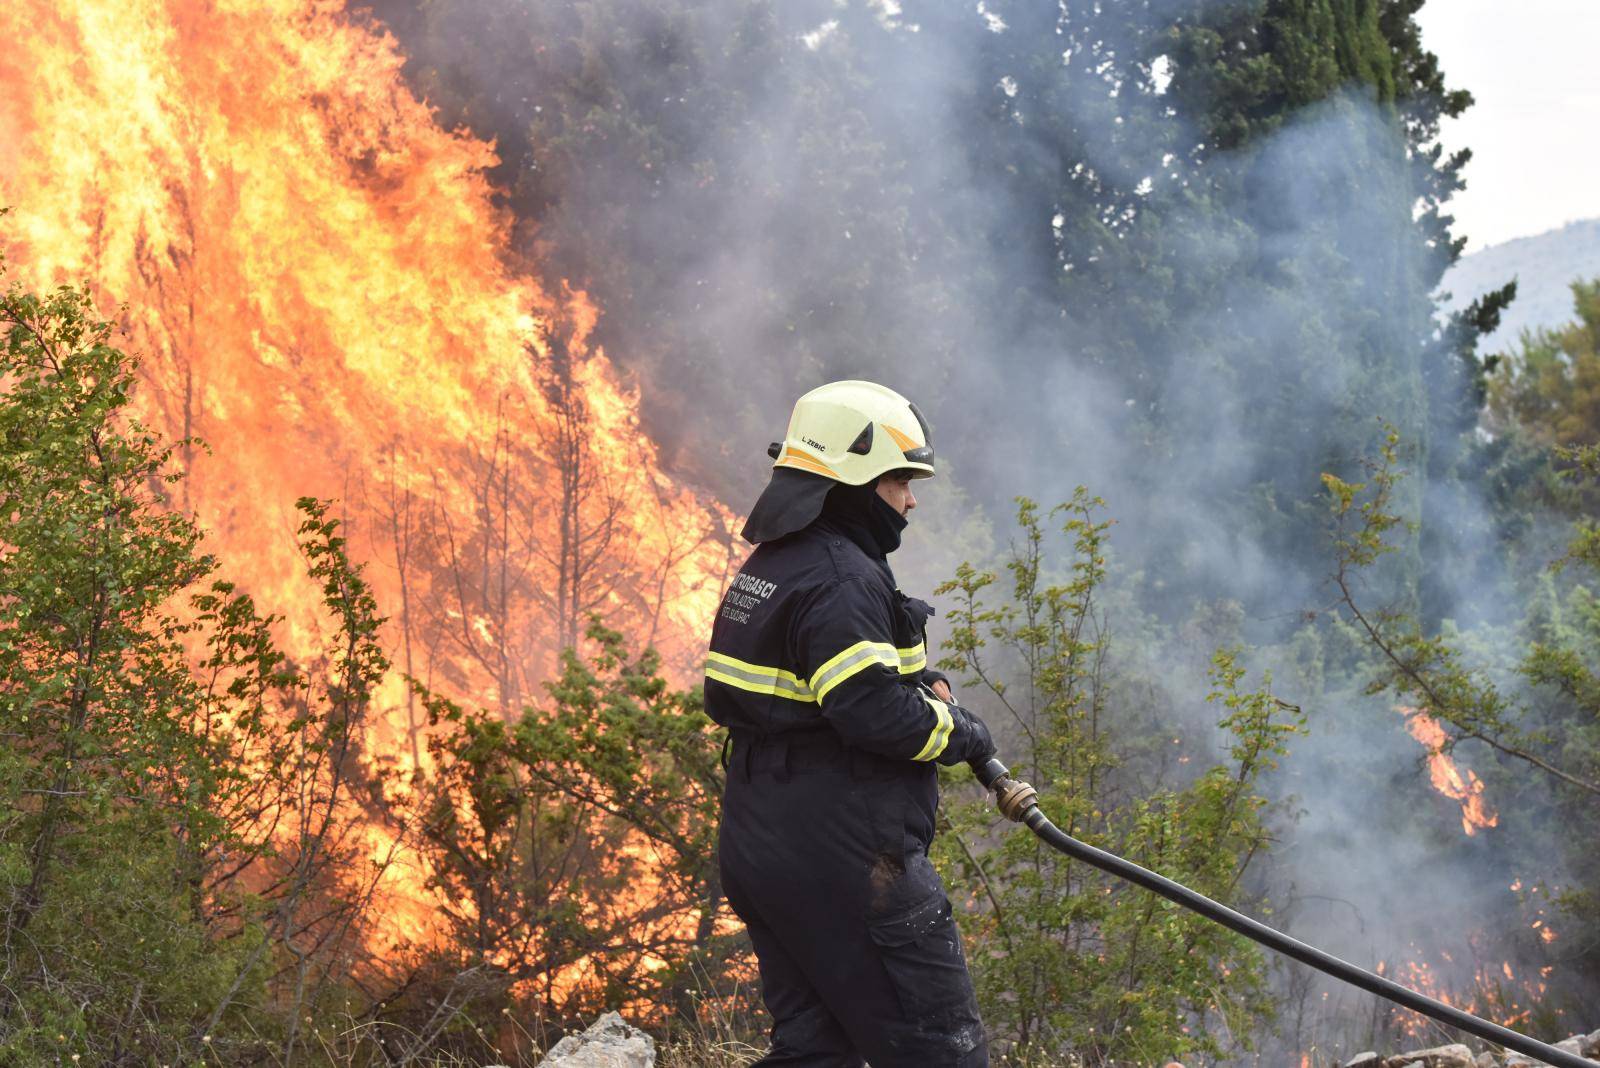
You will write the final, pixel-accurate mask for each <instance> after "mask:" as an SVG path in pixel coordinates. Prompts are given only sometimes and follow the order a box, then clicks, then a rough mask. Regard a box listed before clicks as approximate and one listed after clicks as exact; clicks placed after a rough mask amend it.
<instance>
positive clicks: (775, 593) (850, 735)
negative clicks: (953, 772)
mask: <svg viewBox="0 0 1600 1068" xmlns="http://www.w3.org/2000/svg"><path fill="white" fill-rule="evenodd" d="M860 537H861V534H860V533H858V532H857V531H855V530H852V529H851V528H849V527H847V526H844V525H841V524H837V523H834V522H832V521H830V520H829V518H828V517H826V516H824V517H823V518H820V519H818V520H817V521H816V522H814V523H812V525H811V526H809V527H807V528H806V529H804V530H801V531H799V532H797V533H795V534H791V535H789V536H788V537H785V538H782V539H780V540H778V541H775V542H767V543H765V544H762V545H760V546H758V547H757V548H756V550H755V551H754V552H753V553H752V554H751V555H750V558H749V560H748V561H747V562H746V563H745V565H744V568H743V569H742V570H741V571H740V572H739V574H738V575H737V576H736V577H735V578H734V581H733V583H732V585H731V586H730V587H729V589H728V592H727V594H726V596H725V597H724V598H723V602H722V607H721V610H720V611H719V612H718V614H717V619H716V622H715V624H714V625H713V627H712V631H711V650H710V653H709V655H708V657H707V661H706V685H705V699H706V712H707V713H708V714H709V715H710V716H711V718H712V719H713V720H715V721H716V722H718V723H720V724H721V725H723V726H724V727H727V728H728V729H729V730H730V732H731V733H732V735H733V738H734V741H735V743H736V752H737V751H738V749H737V745H738V743H740V742H746V741H749V742H756V741H765V740H768V739H774V738H780V739H782V740H783V741H785V742H787V743H789V744H790V745H791V746H801V747H806V746H810V747H813V748H814V747H815V746H816V745H817V744H826V742H827V741H829V740H830V736H832V738H833V739H836V740H837V741H838V742H842V743H843V745H844V746H845V747H847V748H848V749H850V750H854V751H857V752H860V753H864V754H872V755H876V756H879V757H886V758H889V759H891V760H903V761H913V762H920V763H922V764H923V765H924V766H925V767H926V769H927V771H926V774H925V775H923V776H920V778H922V779H924V780H925V786H926V789H925V791H923V792H924V793H925V794H926V806H927V809H928V811H927V813H926V815H927V818H928V822H929V825H930V827H931V823H932V816H933V813H932V806H933V803H934V793H933V790H934V782H935V777H934V774H933V767H932V765H933V763H934V762H938V763H941V764H957V763H960V762H962V761H964V760H967V759H969V757H971V756H976V755H979V754H977V753H970V752H969V749H970V748H971V747H972V745H973V744H974V742H973V738H972V732H971V728H970V727H969V726H968V720H967V716H966V713H965V712H964V711H963V710H962V709H960V708H958V707H956V706H953V705H949V704H946V703H945V702H943V701H940V700H939V699H938V698H936V697H934V696H933V695H932V694H931V693H929V692H928V691H927V689H926V685H927V684H929V683H931V682H932V681H933V680H935V679H939V678H942V677H943V676H940V675H938V673H937V672H931V671H929V670H928V651H927V643H926V636H925V633H924V627H925V624H926V622H927V619H928V617H929V616H930V615H932V614H933V610H932V609H931V608H930V607H929V606H928V605H927V604H926V603H925V602H923V601H919V600H916V599H915V598H911V597H907V596H906V595H905V594H903V593H901V592H900V591H899V589H897V588H896V586H895V582H894V575H893V573H892V572H891V571H890V570H889V565H888V563H887V561H885V560H884V559H883V558H882V557H881V556H876V555H874V554H872V553H869V552H868V551H867V549H865V548H864V547H863V546H862V545H861V544H859V543H858V541H857V539H858V538H860ZM919 684H920V685H919Z"/></svg>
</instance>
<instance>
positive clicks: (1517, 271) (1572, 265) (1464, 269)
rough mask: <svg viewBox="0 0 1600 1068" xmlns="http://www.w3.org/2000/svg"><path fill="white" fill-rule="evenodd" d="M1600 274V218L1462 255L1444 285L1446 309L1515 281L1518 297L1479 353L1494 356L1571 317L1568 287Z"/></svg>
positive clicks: (1443, 282) (1447, 274)
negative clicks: (1525, 333)
mask: <svg viewBox="0 0 1600 1068" xmlns="http://www.w3.org/2000/svg"><path fill="white" fill-rule="evenodd" d="M1597 275H1600V219H1584V220H1581V221H1579V222H1574V223H1568V224H1567V225H1566V226H1563V227H1562V228H1561V229H1559V230H1550V231H1547V232H1546V233H1542V234H1535V235H1534V236H1532V237H1519V238H1517V239H1516V240H1514V241H1507V242H1504V243H1503V244H1499V245H1491V246H1489V247H1488V248H1485V249H1480V250H1479V251H1477V252H1474V253H1472V254H1471V255H1468V256H1463V257H1462V258H1461V259H1460V261H1459V262H1457V263H1456V265H1455V266H1454V267H1452V268H1450V270H1449V271H1448V272H1446V274H1445V276H1444V279H1443V281H1442V282H1441V283H1440V289H1441V291H1442V292H1444V293H1448V294H1451V296H1450V299H1449V300H1448V301H1447V305H1448V306H1449V307H1451V308H1458V307H1461V306H1462V305H1465V304H1466V303H1468V302H1469V301H1471V300H1472V299H1473V298H1474V297H1477V296H1479V295H1480V294H1482V293H1484V292H1486V291H1487V290H1490V289H1493V288H1494V287H1496V286H1498V285H1502V284H1504V283H1505V282H1507V281H1509V280H1510V279H1512V278H1515V279H1517V283H1518V289H1517V299H1516V301H1515V302H1514V303H1513V304H1512V305H1511V307H1510V308H1509V309H1507V311H1506V316H1505V319H1504V321H1502V322H1501V324H1500V329H1499V330H1497V331H1495V332H1494V333H1493V334H1490V335H1489V336H1488V337H1486V338H1485V339H1484V341H1483V343H1482V344H1481V345H1480V346H1479V349H1478V351H1479V352H1480V353H1488V352H1496V351H1500V350H1503V349H1505V348H1508V347H1509V346H1511V345H1512V344H1513V343H1515V341H1516V338H1517V336H1518V334H1520V333H1521V332H1522V331H1523V330H1526V329H1532V328H1534V327H1541V326H1542V327H1550V326H1557V325H1559V324H1561V323H1564V322H1566V321H1567V320H1568V319H1571V318H1572V294H1571V292H1570V291H1569V290H1568V286H1569V285H1570V284H1571V283H1572V281H1573V280H1574V279H1576V278H1592V277H1595V276H1597Z"/></svg>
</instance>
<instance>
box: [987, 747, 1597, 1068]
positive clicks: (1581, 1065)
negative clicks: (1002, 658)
mask: <svg viewBox="0 0 1600 1068" xmlns="http://www.w3.org/2000/svg"><path fill="white" fill-rule="evenodd" d="M970 766H971V768H972V772H973V774H974V775H976V776H977V777H978V781H979V782H981V783H983V785H984V788H985V789H987V790H991V791H993V793H994V795H995V802H996V804H997V805H998V806H999V808H1000V812H1001V814H1003V815H1004V816H1005V817H1006V818H1007V819H1009V820H1011V821H1012V822H1014V823H1025V824H1027V826H1028V829H1029V830H1030V831H1032V832H1033V833H1034V834H1036V835H1038V836H1039V838H1041V839H1042V840H1043V841H1044V842H1045V843H1046V844H1047V845H1049V846H1051V847H1052V848H1054V849H1057V850H1059V851H1061V852H1062V853H1065V854H1066V855H1067V856H1069V857H1072V858H1073V859H1074V860H1081V861H1083V862H1084V863H1085V864H1091V865H1093V866H1094V867H1096V868H1099V869H1100V870H1101V871H1104V872H1109V873H1110V874H1112V875H1115V876H1117V877H1118V878H1119V879H1126V880H1127V881H1128V882H1130V883H1133V884H1134V885H1136V886H1142V887H1144V888H1145V889H1146V890H1149V891H1151V892H1152V893H1156V894H1160V895H1161V896H1162V897H1164V898H1166V899H1167V900H1168V901H1173V902H1176V903H1177V904H1179V905H1182V906H1183V907H1184V908H1186V909H1189V910H1190V911H1192V912H1197V913H1199V914H1200V915H1201V916H1204V917H1205V918H1206V919H1208V920H1211V921H1212V922H1213V923H1220V924H1221V925H1222V926H1224V927H1227V928H1229V929H1230V930H1233V931H1237V932H1238V933H1239V934H1242V935H1244V936H1245V937H1246V938H1249V939H1251V940H1252V941H1255V942H1259V943H1260V944H1261V945H1263V946H1266V947H1267V948H1268V949H1274V950H1277V951H1278V952H1279V953H1282V954H1283V955H1284V956H1286V957H1291V958H1293V959H1294V960H1297V961H1299V962H1300V963H1301V964H1307V965H1310V966H1311V967H1313V968H1315V969H1317V970H1318V971H1320V972H1325V973H1327V974H1328V975H1331V976H1333V977H1334V978H1335V979H1340V980H1342V981H1344V982H1346V983H1349V984H1350V985H1351V986H1356V987H1360V988H1361V989H1362V990H1365V991H1368V992H1369V993H1373V994H1376V995H1378V996H1379V997H1381V998H1386V999H1388V1000H1389V1001H1392V1002H1394V1003H1395V1004H1397V1005H1404V1006H1405V1007H1406V1008H1408V1009H1410V1010H1412V1011H1413V1012H1420V1013H1422V1015H1424V1016H1430V1017H1432V1018H1433V1019H1435V1020H1438V1021H1439V1022H1440V1023H1443V1024H1448V1025H1450V1026H1451V1027H1455V1028H1458V1029H1460V1030H1462V1031H1466V1032H1468V1033H1470V1034H1474V1035H1477V1036H1478V1037H1479V1038H1482V1039H1486V1040H1488V1041H1490V1042H1493V1043H1495V1044H1496V1045H1499V1046H1503V1047H1505V1048H1506V1049H1511V1050H1516V1051H1517V1052H1518V1053H1523V1054H1526V1055H1527V1056H1529V1057H1535V1058H1537V1059H1539V1060H1541V1061H1543V1062H1545V1063H1546V1064H1549V1065H1553V1066H1555V1068H1595V1063H1596V1062H1594V1061H1591V1060H1586V1059H1584V1058H1583V1057H1579V1056H1577V1055H1576V1054H1572V1053H1568V1052H1567V1051H1566V1050H1562V1049H1557V1048H1556V1047H1555V1046H1552V1045H1549V1044H1547V1043H1544V1042H1540V1041H1538V1040H1537V1039H1533V1038H1529V1037H1528V1036H1527V1035H1524V1034H1520V1033H1518V1032H1516V1031H1513V1030H1511V1029H1510V1028H1507V1027H1502V1026H1500V1025H1499V1024H1496V1023H1490V1022H1489V1021H1488V1020H1484V1019H1481V1018H1479V1017H1477V1016H1474V1015H1472V1014H1471V1013H1470V1012H1462V1011H1461V1010H1460V1009H1458V1008H1455V1007H1454V1006H1452V1005H1446V1004H1445V1003H1444V1002H1442V1001H1436V1000H1435V999H1433V998H1430V997H1427V996H1425V995H1423V994H1419V993H1417V992H1416V991H1415V990H1412V989H1410V988H1408V987H1403V986H1401V985H1400V984H1399V983H1395V982H1391V981H1390V980H1388V979H1385V978H1384V977H1383V976H1381V975H1377V974H1374V973H1373V972H1369V971H1367V970H1366V969H1364V968H1357V967H1356V966H1355V965H1353V964H1349V963H1347V962H1345V961H1342V960H1340V959H1339V958H1338V957H1335V956H1332V955H1331V954H1328V953H1324V952H1323V951H1322V950H1320V949H1317V948H1316V947H1315V946H1309V945H1307V944H1306V943H1304V942H1301V941H1300V940H1298V939H1295V938H1290V937H1289V936H1288V935H1286V934H1283V933H1282V932H1281V931H1275V930H1273V929H1272V928H1271V927H1268V926H1267V925H1266V924H1264V923H1258V922H1257V921H1255V920H1252V919H1251V918H1250V917H1248V916H1246V915H1244V914H1242V913H1239V912H1235V911H1234V910H1233V909H1230V908H1228V907H1227V906H1226V905H1222V904H1218V903H1217V902H1215V901H1212V900H1211V899H1210V898H1209V897H1206V896H1205V895H1204V894H1199V893H1196V892H1195V891H1193V890H1190V889H1189V888H1188V887H1187V886H1184V885H1182V884H1181V883H1175V882H1173V881H1172V880H1171V879H1168V878H1166V877H1165V876H1161V875H1157V874H1156V873H1155V872H1153V871H1150V870H1149V869H1147V868H1141V867H1140V866H1139V865H1137V864H1134V863H1132V862H1131V861H1127V860H1123V859H1122V858H1121V857H1119V856H1116V855H1115V854H1112V853H1107V852H1106V851H1105V850H1103V849H1096V848H1095V847H1094V846H1092V845H1088V844H1087V843H1084V842H1080V841H1078V840H1077V839H1076V838H1074V837H1072V836H1071V835H1069V834H1067V833H1066V832H1065V831H1063V830H1061V829H1060V828H1059V827H1057V826H1056V825H1055V824H1053V823H1051V822H1050V820H1049V818H1048V817H1046V816H1045V814H1044V812H1043V811H1042V810H1041V809H1040V808H1039V794H1038V791H1037V790H1035V789H1034V788H1033V787H1032V786H1029V785H1028V784H1027V783H1025V782H1022V781H1020V780H1018V779H1013V778H1012V777H1011V772H1010V770H1009V769H1008V768H1007V767H1006V766H1005V765H1004V764H1002V763H1000V761H999V760H997V759H995V758H993V757H991V758H989V759H988V760H986V761H983V760H974V761H972V762H971V764H970Z"/></svg>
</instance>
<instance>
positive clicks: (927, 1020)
mask: <svg viewBox="0 0 1600 1068" xmlns="http://www.w3.org/2000/svg"><path fill="white" fill-rule="evenodd" d="M769 451H770V453H771V455H772V456H773V458H774V460H775V463H774V465H773V470H772V477H771V482H770V483H769V484H768V486H767V488H766V490H765V491H764V492H763V493H762V494H761V497H760V499H759V500H758V501H757V502H756V506H755V508H754V509H753V510H752V512H751V514H750V518H749V521H748V522H747V523H746V525H745V527H744V532H743V533H744V537H745V539H746V540H748V541H750V542H753V543H754V544H755V545H756V548H755V551H754V552H752V553H751V554H750V557H749V559H748V560H746V562H745V564H744V567H743V568H742V569H741V570H740V572H739V574H738V575H737V576H735V578H734V580H733V582H732V583H731V584H730V586H729V587H728V591H727V593H726V595H725V596H724V597H723V600H722V605H721V608H720V610H719V611H718V614H717V619H716V622H715V624H714V625H713V628H712V632H711V650H710V653H709V655H708V657H707V661H706V683H705V696H706V711H707V712H708V713H709V714H710V716H711V718H712V719H714V720H716V721H717V722H718V723H719V724H721V725H722V726H724V727H726V728H728V731H729V735H730V737H729V744H728V746H727V747H726V748H725V750H724V758H725V763H726V766H727V771H728V776H727V787H726V790H725V792H724V794H723V803H722V828H721V835H720V839H719V849H720V854H721V873H722V885H723V889H724V891H725V892H726V893H727V896H728V901H729V903H730V904H731V905H732V906H733V909H734V911H735V912H736V913H737V914H738V915H739V918H740V919H742V920H743V921H744V922H745V925H746V927H748V928H749V931H750V940H751V942H752V943H753V944H754V946H755V951H756V957H757V960H758V961H759V962H760V966H761V985H762V997H763V1000H764V1001H765V1002H766V1006H767V1009H768V1011H769V1012H770V1013H771V1015H772V1019H773V1027H772V1032H771V1038H772V1048H771V1049H770V1050H769V1051H768V1053H767V1054H766V1056H765V1057H763V1058H762V1059H761V1060H760V1061H759V1062H758V1064H761V1065H795V1066H805V1068H860V1066H861V1065H862V1064H864V1063H866V1062H870V1063H871V1064H872V1066H873V1068H910V1066H913V1065H915V1066H917V1068H940V1066H950V1068H972V1066H986V1065H987V1064H988V1063H989V1060H988V1052H987V1043H986V1041H985V1038H984V1032H983V1024H982V1022H981V1021H980V1020H979V1018H978V1007H977V1002H976V1000H975V999H974V997H973V990H972V981H971V978H970V977H969V976H968V974H967V967H966V962H965V960H964V959H963V956H962V952H961V940H960V936H959V934H958V933H957V931H956V926H955V922H954V920H953V919H952V916H951V912H950V902H949V900H948V898H946V896H945V893H944V886H943V885H942V883H941V882H940V880H939V876H938V874H937V873H936V872H935V871H934V869H933V866H932V864H930V863H929V861H928V846H929V844H930V842H931V841H932V839H933V827H934V812H935V808H936V806H937V804H938V776H937V769H936V768H935V766H934V765H935V764H958V763H961V762H963V761H967V760H971V759H975V758H984V757H987V756H990V755H992V754H993V752H994V745H993V743H992V742H991V741H990V738H989V731H988V728H986V727H985V726H984V724H983V721H982V720H981V719H979V718H978V717H977V716H975V715H974V714H973V713H971V712H969V711H968V710H966V709H964V708H962V707H960V706H959V705H958V704H956V703H955V701H954V699H953V697H952V695H951V692H950V689H949V685H948V683H947V682H946V680H945V679H944V677H943V676H942V675H939V674H938V673H937V672H933V671H929V670H928V666H927V664H928V653H927V646H926V641H925V637H924V633H923V630H924V624H925V623H926V621H927V619H928V617H929V616H930V615H932V614H933V609H932V608H931V607H930V606H929V605H928V604H927V603H925V602H923V601H919V600H916V599H915V598H911V597H907V596H906V595H905V594H903V593H901V592H900V590H899V588H898V587H897V586H896V585H895V580H894V574H893V572H892V571H891V570H890V569H889V562H888V555H889V554H890V553H891V552H893V551H894V550H895V549H896V548H897V547H898V546H899V545H900V535H901V532H902V531H903V530H904V529H905V526H906V515H907V513H909V512H910V511H911V509H912V508H914V507H915V506H916V498H915V495H914V493H913V491H912V482H913V481H914V480H915V479H920V478H928V477H930V476H931V475H932V474H933V473H934V464H933V447H932V445H931V444H930V442H929V433H928V424H927V422H926V421H925V420H924V419H923V417H922V414H921V412H919V411H918V410H917V408H916V406H915V405H913V404H912V403H910V402H909V401H907V400H906V399H905V398H904V397H902V396H900V394H898V393H896V392H895V391H894V390H891V389H888V388H886V387H884V386H880V385H876V384H874V383H871V382H859V381H846V382H832V383H829V384H828V385H825V386H821V387H819V388H817V389H814V390H812V391H811V392H809V393H807V394H806V395H805V396H803V397H801V398H800V400H799V401H798V402H797V403H796V404H795V406H794V413H793V415H792V416H791V417H790V420H789V429H788V434H787V437H786V438H785V440H784V441H783V442H781V443H777V444H774V445H773V446H772V447H771V449H770V450H769Z"/></svg>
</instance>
